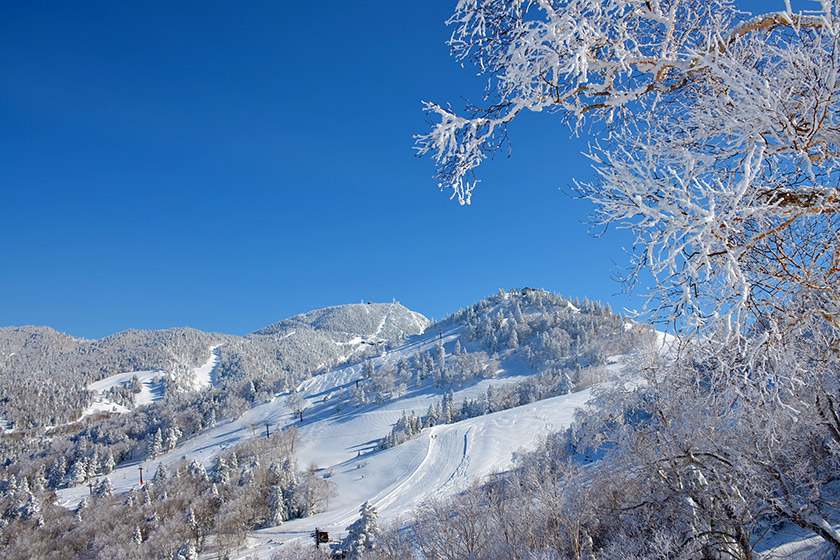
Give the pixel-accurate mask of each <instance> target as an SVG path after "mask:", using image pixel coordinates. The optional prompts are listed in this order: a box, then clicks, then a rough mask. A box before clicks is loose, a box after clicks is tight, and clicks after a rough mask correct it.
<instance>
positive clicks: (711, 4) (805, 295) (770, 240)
mask: <svg viewBox="0 0 840 560" xmlns="http://www.w3.org/2000/svg"><path fill="white" fill-rule="evenodd" d="M821 4H822V9H821V10H818V11H815V12H809V13H795V12H793V11H792V10H791V9H790V5H789V3H788V4H787V9H784V10H782V11H776V12H768V13H765V14H762V15H758V16H755V17H747V16H748V14H744V13H743V12H739V11H738V10H737V8H736V6H735V5H734V4H733V3H732V2H729V1H727V0H660V1H657V2H649V1H647V0H617V1H613V0H609V1H607V0H595V1H591V0H539V1H530V0H461V1H460V2H458V5H457V8H456V11H455V14H454V15H453V16H452V18H451V19H450V20H449V23H450V24H451V25H452V26H453V27H454V30H453V34H452V38H451V40H450V45H451V47H452V49H453V53H454V54H455V56H456V57H458V58H459V59H461V60H465V61H471V62H473V63H474V64H475V65H476V66H477V67H478V69H479V70H480V71H481V72H483V73H485V74H488V75H489V79H490V85H489V87H488V93H487V99H486V109H476V110H474V111H473V112H471V113H469V114H467V115H466V116H460V115H457V114H456V113H454V112H453V111H452V110H450V109H447V108H444V107H443V106H440V105H436V104H432V103H429V104H427V105H426V108H427V110H428V111H429V112H431V113H434V114H436V115H438V116H439V117H440V119H441V121H440V122H439V123H438V124H437V125H435V126H434V128H433V129H432V131H431V132H430V133H428V134H426V135H423V136H420V137H419V138H418V146H419V150H420V152H421V153H429V154H431V155H432V156H433V157H434V158H436V160H437V162H438V165H439V167H438V169H439V180H440V185H441V186H442V187H443V188H448V189H451V190H452V193H453V197H457V198H458V200H459V201H460V202H461V203H469V202H470V198H471V195H472V191H473V188H474V187H475V180H474V178H473V171H474V169H475V168H476V167H477V166H478V165H479V164H480V163H481V161H482V160H483V159H484V158H485V157H486V155H487V153H488V152H491V151H493V150H494V149H497V148H498V147H499V145H500V144H502V143H503V142H504V140H505V138H506V134H507V125H508V123H509V122H510V121H511V120H512V119H514V118H515V117H516V116H517V115H518V114H519V113H521V112H523V111H526V110H527V111H533V112H539V111H544V112H559V113H561V114H562V115H563V116H564V117H565V118H566V120H567V121H568V122H570V123H571V124H572V126H573V127H577V128H578V130H579V131H584V130H586V131H590V130H593V131H594V132H593V134H595V136H596V138H595V141H594V142H592V146H593V148H592V151H591V153H590V154H589V156H590V158H591V159H592V161H593V163H594V166H595V169H596V171H597V180H596V181H594V182H591V183H585V182H582V183H581V184H580V185H579V187H580V193H581V194H582V195H583V196H585V197H587V198H589V199H591V200H592V201H593V202H594V203H595V204H596V208H597V210H596V215H595V221H596V222H597V223H599V224H602V225H610V224H615V225H618V226H619V227H625V228H630V229H631V230H632V231H634V232H635V234H636V251H635V257H634V263H635V270H636V271H637V272H638V271H639V270H641V269H643V268H644V269H647V270H650V271H651V272H653V273H654V275H655V277H656V280H657V289H655V290H654V292H653V293H652V294H651V309H652V310H654V311H659V312H660V317H663V318H666V319H674V318H676V317H679V318H680V321H681V323H682V324H684V325H686V327H688V328H692V329H700V330H702V331H707V330H708V329H709V328H713V329H719V330H724V331H726V332H725V334H726V335H727V336H735V337H743V335H744V333H745V332H746V330H747V329H748V326H749V325H751V324H756V323H761V322H763V321H764V318H765V317H766V316H767V315H768V313H770V312H774V311H782V310H784V309H786V308H787V307H789V306H791V305H797V306H799V305H802V306H807V307H810V308H811V309H813V314H814V316H815V317H814V320H815V321H816V322H817V325H816V326H815V328H816V327H819V330H820V331H822V330H823V328H829V329H830V330H832V333H831V336H828V337H827V338H828V340H827V341H825V342H826V343H827V344H828V345H829V346H830V347H831V348H832V349H833V350H835V351H836V350H837V347H836V342H837V335H836V331H837V329H838V327H840V323H839V322H838V321H840V293H838V284H840V283H838V282H837V270H838V263H840V261H838V259H840V256H839V255H840V251H838V236H840V230H838V221H837V218H836V213H837V211H838V209H840V192H839V191H838V190H837V182H838V179H839V178H840V167H839V166H838V162H839V161H840V160H838V157H837V155H838V147H839V146H838V144H840V105H838V104H840V95H838V94H840V80H838V79H837V77H836V68H837V60H838V57H840V43H838V41H837V36H838V34H840V18H838V5H837V4H836V3H835V2H833V1H832V0H823V1H822V2H821ZM780 7H781V6H780ZM587 121H588V122H589V123H590V124H591V125H593V126H589V125H587V127H586V128H584V127H583V125H584V123H585V122H587ZM599 125H601V127H602V128H600V129H599V128H598V126H599ZM599 130H600V131H601V132H599ZM633 278H634V275H633V274H631V275H630V280H631V281H632V279H633ZM798 324H799V320H798V317H795V316H794V317H787V318H783V317H778V318H777V320H776V322H774V323H773V324H771V325H769V328H770V333H769V334H770V336H780V335H781V334H783V333H785V332H787V331H789V330H791V329H795V328H796V326H797V325H798Z"/></svg>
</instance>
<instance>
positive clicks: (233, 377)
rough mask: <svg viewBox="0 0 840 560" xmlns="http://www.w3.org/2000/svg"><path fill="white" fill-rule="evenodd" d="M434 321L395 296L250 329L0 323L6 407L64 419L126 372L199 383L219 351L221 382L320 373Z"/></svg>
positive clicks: (9, 416)
mask: <svg viewBox="0 0 840 560" xmlns="http://www.w3.org/2000/svg"><path fill="white" fill-rule="evenodd" d="M428 323H429V321H428V319H426V318H425V317H423V316H422V315H420V314H419V313H415V312H412V311H409V310H408V309H406V308H405V307H403V306H402V305H400V304H399V303H396V302H394V303H389V304H352V305H344V306H336V307H330V308H326V309H322V310H317V311H312V312H309V313H305V314H302V315H297V316H295V317H291V318H289V319H285V320H283V321H280V322H278V323H275V324H273V325H271V326H268V327H265V328H263V329H260V330H259V331H257V332H256V333H253V334H251V335H247V336H244V337H239V336H233V335H225V334H219V333H205V332H202V331H198V330H195V329H190V328H173V329H166V330H157V331H139V330H128V331H124V332H120V333H117V334H114V335H111V336H108V337H106V338H103V339H101V340H85V339H81V338H76V337H72V336H70V335H67V334H64V333H60V332H58V331H55V330H54V329H52V328H49V327H34V326H25V327H5V328H0V417H3V418H5V419H6V421H7V423H8V424H9V426H10V427H11V428H17V429H30V428H38V427H47V426H56V425H61V424H65V423H67V422H70V421H73V420H75V419H77V418H78V417H79V416H80V415H82V414H83V413H85V411H88V410H89V409H90V407H91V406H94V405H95V404H96V402H95V401H96V400H97V394H98V393H101V392H102V388H103V387H105V385H107V388H109V389H110V388H111V387H113V384H111V385H108V382H107V381H106V382H105V385H102V386H97V387H95V388H94V389H91V388H90V385H91V384H92V383H96V382H100V381H102V380H106V379H107V378H109V377H112V376H126V375H127V374H128V378H129V379H130V377H131V373H133V372H157V373H156V377H157V378H158V379H159V380H160V381H159V384H160V385H161V387H159V391H158V397H160V396H162V395H163V393H164V392H169V393H183V392H189V391H193V390H196V389H200V388H202V387H203V386H204V385H206V383H202V382H200V380H198V379H197V378H196V371H197V370H198V369H199V368H201V367H202V366H203V365H204V364H206V363H207V362H208V360H210V359H211V358H212V357H213V356H216V358H217V359H216V362H214V366H215V377H216V380H217V381H219V382H221V381H222V380H224V381H225V382H226V383H227V384H231V383H235V382H239V383H240V384H241V383H244V382H245V381H246V380H247V381H256V382H257V383H260V382H261V381H262V382H271V383H276V382H278V381H279V382H280V383H281V384H295V383H297V382H299V381H300V377H301V375H302V373H301V372H305V373H306V374H311V373H314V372H315V371H319V370H322V369H324V368H325V367H331V366H334V365H337V364H339V363H342V362H344V361H345V360H347V359H349V358H351V357H354V356H361V355H364V354H365V353H367V352H370V351H372V348H371V347H373V346H382V347H384V346H388V345H390V344H393V343H395V342H399V341H400V340H402V339H404V338H405V337H406V336H410V335H413V334H417V333H420V332H422V331H423V329H424V328H425V327H426V326H427V325H428ZM216 349H218V350H216ZM214 350H215V352H214ZM143 375H144V374H142V373H141V377H142V376H143ZM268 378H270V381H266V379H268ZM100 385H101V384H100ZM44 395H48V396H49V398H48V399H46V400H45V399H43V398H41V397H42V396H44ZM115 397H117V395H115ZM123 397H124V398H121V399H119V403H118V404H120V405H121V406H124V405H129V407H130V406H131V405H132V402H131V392H128V393H125V394H124V395H123ZM137 404H148V400H147V399H141V400H140V401H139V402H138V403H137Z"/></svg>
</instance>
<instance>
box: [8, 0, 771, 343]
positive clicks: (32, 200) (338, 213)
mask: <svg viewBox="0 0 840 560" xmlns="http://www.w3.org/2000/svg"><path fill="white" fill-rule="evenodd" d="M752 4H755V5H758V6H760V5H761V4H760V3H758V2H753V3H752ZM741 5H747V3H742V4H741ZM453 6H454V2H453V1H448V0H447V1H443V0H429V1H425V2H393V1H388V2H382V1H367V2H365V1H362V2H352V3H350V2H339V1H333V0H322V1H317V2H294V3H292V2H269V1H250V0H249V1H248V2H216V1H202V2H198V1H193V2H135V3H124V2H83V3H70V2H17V3H12V4H9V5H7V6H6V7H5V10H4V17H3V18H2V21H0V122H2V126H0V145H2V146H3V155H2V159H0V192H2V195H3V205H2V213H3V218H2V220H0V259H2V265H0V326H7V325H24V324H38V325H49V326H52V327H54V328H56V329H58V330H61V331H64V332H67V333H69V334H73V335H75V336H82V337H87V338H100V337H102V336H106V335H108V334H112V333H114V332H118V331H120V330H124V329H128V328H140V329H159V328H167V327H174V326H190V327H194V328H198V329H201V330H206V331H218V332H225V333H232V334H245V333H247V332H251V331H253V330H256V329H258V328H260V327H262V326H264V325H267V324H270V323H272V322H274V321H277V320H280V319H282V318H285V317H288V316H291V315H294V314H296V313H300V312H304V311H308V310H311V309H315V308H320V307H325V306H330V305H338V304H343V303H353V302H358V301H369V300H370V301H391V300H393V299H396V300H398V301H400V302H401V303H403V304H404V305H406V306H407V307H409V308H411V309H414V310H416V311H419V312H421V313H423V314H425V315H427V316H429V317H435V318H442V317H443V316H444V315H446V314H448V313H451V312H453V311H456V310H457V309H459V308H461V307H464V306H466V305H469V304H470V303H472V302H474V301H477V300H478V299H480V298H482V297H484V296H486V295H489V294H491V293H493V292H495V291H497V290H498V289H499V288H515V287H523V286H526V285H527V286H531V287H538V288H545V289H548V290H552V291H556V292H560V293H562V294H565V295H569V296H579V297H583V296H588V297H589V298H590V299H598V300H601V301H604V302H609V303H611V304H612V305H613V307H614V308H617V309H621V308H623V307H640V306H641V304H642V302H641V300H640V299H638V298H631V297H627V296H625V295H616V293H617V292H618V291H619V290H620V286H619V285H618V284H617V283H616V282H615V281H613V280H612V279H611V274H612V273H614V272H615V271H616V270H617V264H621V263H626V258H625V256H624V254H623V247H625V246H627V245H628V244H629V243H630V239H629V238H628V237H627V236H626V235H623V234H621V233H616V232H608V233H607V234H606V235H604V236H602V237H600V238H593V237H591V236H589V235H588V233H587V227H586V225H585V224H584V223H583V222H584V221H585V220H586V217H587V213H588V212H589V211H590V209H591V208H590V206H589V204H587V203H586V202H582V201H576V200H571V199H569V198H568V197H567V196H566V195H564V194H563V193H562V192H561V190H560V189H561V188H562V187H567V186H568V185H570V184H571V181H572V178H573V177H577V178H580V179H584V180H585V179H587V178H588V177H590V176H591V171H590V169H589V167H588V164H587V162H586V160H585V159H584V158H583V157H582V156H581V155H580V152H581V151H582V150H583V149H584V148H585V144H584V143H583V142H582V141H580V140H576V139H572V138H570V134H569V132H568V130H567V129H565V128H564V127H563V126H562V125H561V123H560V121H559V118H551V117H546V116H545V115H526V116H525V118H524V119H520V120H521V122H518V123H515V126H514V127H513V128H512V130H511V138H512V157H511V158H508V157H507V155H506V154H502V155H500V156H498V157H497V158H496V159H495V160H494V161H492V162H489V163H487V164H485V165H483V166H482V167H483V168H482V169H481V170H480V176H481V179H482V183H481V185H480V187H479V189H478V190H477V191H476V193H475V195H474V197H473V204H472V205H471V206H470V207H460V206H459V205H458V204H457V203H456V202H454V201H450V200H448V195H447V194H445V193H441V192H440V191H439V190H438V189H437V187H436V185H435V182H434V180H433V173H434V166H433V163H432V162H431V161H430V160H428V159H418V158H416V157H415V156H414V152H413V149H412V146H413V140H412V135H414V134H417V133H421V132H424V131H425V130H426V128H427V125H426V117H425V116H424V115H423V113H422V111H421V100H427V101H436V102H447V101H451V102H452V103H453V105H455V106H457V105H458V103H459V101H460V100H461V97H465V98H470V99H473V100H478V99H480V97H481V92H482V88H483V85H484V82H483V79H482V78H478V77H476V76H475V71H474V70H473V69H471V68H461V66H460V65H459V64H458V63H457V62H456V61H455V60H454V59H452V58H451V57H450V56H449V51H448V48H447V46H446V45H445V41H446V39H447V38H448V33H449V30H448V29H447V27H446V26H445V25H444V21H445V20H446V18H447V17H448V16H449V15H450V13H451V10H452V7H453ZM778 7H779V8H781V7H783V2H778Z"/></svg>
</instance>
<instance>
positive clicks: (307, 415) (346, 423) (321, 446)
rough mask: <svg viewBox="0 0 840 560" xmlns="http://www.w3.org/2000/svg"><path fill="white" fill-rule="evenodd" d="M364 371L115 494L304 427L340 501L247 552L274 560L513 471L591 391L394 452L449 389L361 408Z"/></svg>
mask: <svg viewBox="0 0 840 560" xmlns="http://www.w3.org/2000/svg"><path fill="white" fill-rule="evenodd" d="M460 332H461V328H460V327H453V328H450V329H449V330H444V331H441V332H434V333H427V334H425V335H421V336H416V337H412V338H411V339H409V340H408V341H407V342H406V343H405V344H403V345H402V346H400V347H399V348H397V349H394V350H392V351H390V352H388V353H387V354H385V355H384V356H382V357H378V358H374V362H375V363H376V364H377V365H381V364H384V363H392V364H395V363H397V362H398V361H399V360H400V359H401V358H408V357H410V356H412V355H414V354H415V353H417V352H427V351H432V350H433V349H434V348H435V347H436V345H437V344H439V343H441V342H442V343H443V344H444V345H446V346H450V345H452V344H454V341H455V339H457V338H458V336H459V334H460ZM211 361H212V358H211ZM362 369H363V367H362V364H352V365H348V366H345V367H340V368H337V369H335V370H332V371H329V372H326V373H324V374H321V375H318V376H315V377H313V378H311V379H309V380H307V381H305V382H304V383H302V384H301V385H300V386H299V387H298V392H299V394H300V395H301V396H302V397H303V401H304V421H303V422H301V421H300V420H299V418H298V417H296V416H295V415H294V414H293V413H292V410H291V409H290V408H289V406H288V405H287V404H286V400H287V396H288V395H287V394H278V395H276V396H275V397H274V398H273V399H272V400H271V401H270V402H266V403H262V404H260V405H257V406H254V407H252V408H250V409H249V410H247V411H246V412H245V413H244V414H243V415H241V416H240V417H239V418H236V419H228V420H224V421H221V422H219V423H218V424H217V425H215V426H213V427H212V428H208V429H206V430H204V431H202V432H201V433H199V434H198V435H196V436H194V437H192V438H190V439H188V440H184V441H181V442H179V444H178V445H177V446H176V448H175V449H174V450H172V451H171V452H169V453H167V454H165V455H162V456H160V457H158V458H156V459H155V460H153V461H148V462H142V463H138V462H127V463H122V464H121V465H120V466H119V468H117V469H115V470H114V471H113V472H112V473H111V474H110V475H109V476H108V478H109V479H110V481H111V484H112V485H113V487H114V491H115V492H117V493H120V492H126V491H128V490H130V489H131V488H137V487H138V486H139V478H140V476H139V475H140V472H139V467H141V466H142V467H143V469H144V476H145V478H146V480H148V479H149V478H151V476H152V474H153V473H154V471H155V470H156V469H157V465H158V463H160V462H163V463H164V464H166V465H170V464H172V463H174V462H176V461H178V460H180V459H181V458H182V457H187V458H188V459H190V460H196V461H198V462H200V463H201V464H202V465H204V466H205V468H208V469H209V468H211V467H212V466H213V459H214V457H215V455H217V454H218V453H219V452H220V451H223V450H225V449H227V448H229V447H231V446H233V445H236V444H237V443H239V442H242V441H245V440H248V439H251V438H255V437H264V434H265V426H266V424H267V425H268V426H270V428H271V430H272V431H276V430H277V429H282V428H285V427H287V426H291V425H295V426H296V427H297V429H298V433H299V438H300V440H299V441H300V443H299V445H298V452H297V461H298V465H299V466H300V467H302V468H306V467H307V466H309V465H316V466H317V468H318V469H319V471H320V472H322V473H323V474H325V475H328V476H330V478H329V479H330V481H332V482H333V483H334V484H335V485H336V489H337V496H336V497H335V498H333V499H331V500H330V501H329V504H328V506H327V507H326V508H325V511H323V512H322V513H320V514H318V515H315V516H313V517H310V518H306V519H298V520H292V521H288V522H285V523H283V524H281V525H279V526H277V527H271V528H267V529H263V530H259V531H256V532H253V533H251V534H250V536H249V538H248V544H247V546H246V547H244V548H243V549H242V550H241V554H242V557H248V558H252V557H253V558H270V557H271V555H272V554H273V551H274V552H276V549H277V547H279V546H283V544H282V543H288V542H291V541H295V540H299V539H308V538H309V534H310V533H311V532H312V530H313V529H314V527H315V526H316V525H317V526H318V527H320V528H322V529H324V530H328V531H330V532H331V533H332V534H333V535H338V534H341V533H342V532H343V531H344V529H345V527H347V525H349V524H350V523H352V522H353V521H354V520H355V518H356V517H357V515H358V510H359V506H360V505H361V504H362V503H363V502H364V501H366V500H367V501H370V502H371V503H372V504H373V505H374V506H375V507H376V508H377V510H378V511H379V516H380V519H381V520H382V521H383V522H387V521H389V520H392V519H396V518H398V517H405V516H407V515H408V514H410V512H411V511H412V510H413V509H414V508H416V507H417V506H419V505H421V504H422V503H423V502H424V500H426V499H428V497H429V496H446V495H450V494H452V493H454V492H457V491H458V490H460V489H462V488H464V487H466V486H467V485H468V484H470V483H471V482H472V481H474V480H477V479H481V478H483V477H485V476H487V475H488V474H491V473H492V472H494V471H498V470H502V469H505V468H507V467H509V466H510V464H511V462H512V455H513V453H514V452H516V451H517V450H519V449H521V448H526V449H532V448H534V447H536V445H537V443H538V441H539V440H540V438H541V437H542V436H544V435H546V434H547V433H549V432H551V431H556V430H558V429H561V428H563V427H564V426H567V425H568V424H569V423H570V422H571V420H572V416H573V414H574V411H575V410H576V409H577V408H578V407H580V406H582V405H583V403H584V402H585V401H586V400H587V399H588V398H589V391H582V392H579V393H574V394H571V395H564V396H561V397H555V398H552V399H547V400H544V401H540V402H536V403H532V404H529V405H526V406H521V407H517V408H513V409H509V410H505V411H500V412H497V413H494V414H489V415H486V416H481V417H477V418H472V419H469V420H465V421H462V422H458V423H455V424H448V425H439V426H435V427H433V428H427V429H425V430H423V432H422V433H421V434H420V435H419V436H417V437H415V438H414V439H412V440H410V441H407V442H405V443H403V444H401V445H398V446H396V447H394V448H391V449H386V450H379V449H378V448H377V444H378V442H379V440H380V439H381V438H383V437H384V436H385V435H387V434H388V433H389V431H390V430H391V427H392V426H393V425H394V423H395V422H396V421H397V420H398V419H399V418H400V417H401V416H402V414H403V413H404V412H405V413H410V412H412V411H415V412H417V413H418V414H423V413H425V412H426V410H427V409H428V407H429V405H430V404H433V403H437V402H439V401H440V399H441V396H442V395H443V394H444V392H445V391H446V390H448V389H449V388H446V389H436V388H434V387H433V386H431V384H429V383H426V384H424V385H423V386H421V387H415V388H412V389H409V390H408V391H407V393H406V394H404V395H403V396H402V397H401V398H399V399H396V400H393V401H390V402H387V403H384V404H379V405H367V406H363V407H356V406H355V405H354V404H353V403H352V402H349V401H348V399H347V395H348V394H349V391H347V389H349V388H351V387H352V386H353V385H354V383H355V381H356V380H357V379H359V378H360V377H361V376H362ZM209 371H212V368H211V369H210V370H209ZM531 374H533V372H530V371H525V370H523V371H503V372H501V374H500V376H499V377H497V378H495V379H484V380H480V381H477V382H475V383H473V384H471V385H468V386H466V387H462V388H460V389H458V390H455V392H454V398H455V402H460V401H461V400H463V399H464V398H465V397H467V398H475V397H477V396H478V395H480V394H482V393H484V392H485V391H486V390H487V387H488V386H489V385H491V384H492V385H495V386H500V385H503V384H505V383H511V382H516V381H520V380H522V379H523V376H526V375H531ZM133 375H137V373H136V372H132V373H131V374H121V376H113V377H110V378H108V379H107V380H102V381H101V382H98V383H99V385H97V386H96V388H97V389H98V390H99V391H104V390H107V387H109V386H113V384H114V383H124V382H127V381H128V380H130V379H131V376H133ZM150 375H151V373H147V374H144V377H143V378H142V379H141V381H143V380H146V379H151V377H149V376H150ZM138 379H140V376H138ZM109 384H110V385H109ZM328 473H329V474H328ZM88 493H89V490H88V488H87V486H78V487H75V488H65V489H62V490H60V491H59V492H58V494H59V503H60V504H61V505H63V506H65V507H69V508H74V507H75V506H76V505H77V504H78V503H79V501H81V499H82V498H83V497H84V496H86V495H87V494H88ZM207 554H208V555H209V556H207V557H208V558H209V557H213V552H212V547H211V549H210V550H208V552H207Z"/></svg>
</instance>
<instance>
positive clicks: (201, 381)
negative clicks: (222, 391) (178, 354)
mask: <svg viewBox="0 0 840 560" xmlns="http://www.w3.org/2000/svg"><path fill="white" fill-rule="evenodd" d="M219 346H221V344H217V345H216V346H211V347H210V358H209V359H208V360H207V361H206V362H204V363H203V364H202V365H200V366H198V367H197V368H195V369H194V370H193V389H195V390H196V391H200V390H201V389H205V388H207V387H212V386H213V385H215V378H214V375H215V374H216V368H217V367H218V366H219V353H218V352H217V351H216V349H217V348H219Z"/></svg>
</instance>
